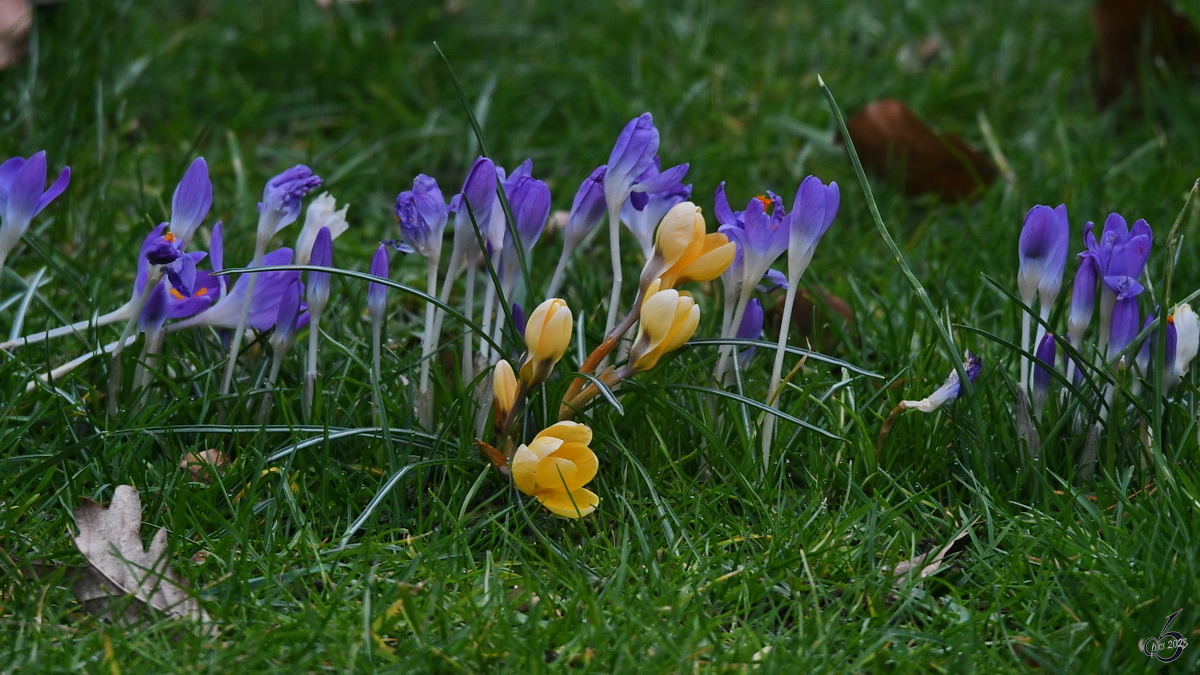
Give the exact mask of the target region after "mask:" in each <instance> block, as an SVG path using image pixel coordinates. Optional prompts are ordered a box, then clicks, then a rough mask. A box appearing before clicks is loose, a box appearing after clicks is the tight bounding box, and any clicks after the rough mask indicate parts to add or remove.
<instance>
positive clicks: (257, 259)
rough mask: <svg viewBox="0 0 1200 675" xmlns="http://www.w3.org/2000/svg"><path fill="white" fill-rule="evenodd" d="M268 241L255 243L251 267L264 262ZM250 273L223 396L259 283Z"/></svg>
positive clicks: (231, 345) (234, 364) (256, 276)
mask: <svg viewBox="0 0 1200 675" xmlns="http://www.w3.org/2000/svg"><path fill="white" fill-rule="evenodd" d="M267 243H268V242H266V241H261V238H260V241H258V242H257V243H255V245H254V259H253V260H251V261H250V266H251V267H258V266H259V265H261V264H262V259H263V254H264V253H265V252H266V248H267ZM248 274H250V281H249V282H248V283H247V284H246V297H245V299H244V300H242V316H241V318H240V319H238V325H237V329H235V330H234V331H233V339H232V340H230V341H229V363H227V364H226V365H225V376H224V377H223V378H222V379H221V388H220V389H219V390H218V391H219V392H220V394H221V395H222V396H224V395H226V394H228V393H229V387H230V385H232V384H233V371H234V368H235V367H236V366H237V357H238V351H239V350H240V349H241V348H242V338H243V337H245V335H246V321H248V320H249V318H250V303H251V302H253V301H254V288H255V286H257V285H258V275H257V274H255V273H254V272H249V273H248Z"/></svg>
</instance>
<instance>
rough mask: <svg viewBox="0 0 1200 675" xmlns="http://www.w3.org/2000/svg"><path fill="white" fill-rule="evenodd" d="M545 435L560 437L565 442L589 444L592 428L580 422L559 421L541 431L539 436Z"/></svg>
mask: <svg viewBox="0 0 1200 675" xmlns="http://www.w3.org/2000/svg"><path fill="white" fill-rule="evenodd" d="M543 436H546V437H549V438H558V439H561V440H562V441H563V442H564V443H580V444H582V445H587V444H588V443H591V442H592V430H591V429H590V428H588V426H587V425H586V424H580V423H579V422H558V423H556V424H552V425H550V426H548V427H546V428H545V429H543V430H542V431H541V432H539V433H538V435H537V438H542V437H543ZM535 440H536V439H535Z"/></svg>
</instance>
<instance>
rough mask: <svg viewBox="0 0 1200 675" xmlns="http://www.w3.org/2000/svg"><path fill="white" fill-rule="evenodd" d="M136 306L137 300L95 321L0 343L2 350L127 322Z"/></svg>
mask: <svg viewBox="0 0 1200 675" xmlns="http://www.w3.org/2000/svg"><path fill="white" fill-rule="evenodd" d="M136 304H137V300H130V301H129V302H126V303H125V304H124V305H121V306H120V307H118V308H117V309H114V310H113V311H111V312H109V313H108V314H101V315H100V316H98V317H96V318H95V319H87V320H86V321H78V322H76V323H73V324H71V325H69V326H59V327H58V328H52V329H50V330H45V331H42V332H40V333H34V334H32V335H25V336H22V337H19V338H16V339H13V340H9V341H8V342H4V343H0V349H12V348H14V347H21V346H24V345H34V344H38V343H39V342H45V341H46V340H53V339H54V338H57V337H62V336H64V335H71V334H72V333H79V332H80V331H84V330H88V329H90V328H99V327H101V326H107V325H109V324H114V323H117V322H118V321H127V320H128V319H129V318H130V316H131V315H132V314H133V308H134V306H135V305H136Z"/></svg>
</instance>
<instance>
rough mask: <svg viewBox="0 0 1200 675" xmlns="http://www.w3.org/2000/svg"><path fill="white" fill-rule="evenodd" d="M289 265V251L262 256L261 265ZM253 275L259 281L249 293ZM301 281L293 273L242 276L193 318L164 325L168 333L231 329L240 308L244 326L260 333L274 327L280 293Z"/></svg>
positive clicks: (234, 326) (282, 249)
mask: <svg viewBox="0 0 1200 675" xmlns="http://www.w3.org/2000/svg"><path fill="white" fill-rule="evenodd" d="M291 262H292V249H290V248H280V249H276V250H274V251H271V252H270V253H268V254H266V255H265V256H263V259H262V263H263V266H267V267H270V266H273V265H288V264H290V263H291ZM255 276H259V277H262V279H261V280H260V281H259V282H258V283H257V284H255V288H254V289H253V293H250V292H249V291H250V288H249V287H250V282H251V281H252V280H253V278H254V277H255ZM299 278H300V273H299V272H295V271H285V272H258V273H256V274H243V275H241V276H239V277H238V279H237V281H236V282H235V283H234V284H233V288H231V289H230V290H229V292H228V293H227V294H226V295H224V296H223V297H222V298H221V299H220V300H219V301H217V302H216V303H215V304H213V305H212V306H211V307H209V308H208V309H206V310H205V311H203V312H200V313H199V314H196V315H195V316H192V317H190V318H187V319H184V320H183V321H179V322H176V323H173V324H170V325H168V326H167V330H169V331H172V332H174V331H177V330H182V329H184V328H197V327H200V326H211V327H213V328H219V329H228V330H233V329H234V328H236V327H237V325H238V322H239V320H240V317H241V315H242V312H243V308H244V309H245V311H246V317H247V318H246V325H248V326H250V327H252V328H254V329H255V330H257V331H259V332H262V331H266V330H269V329H270V328H271V327H272V326H274V325H275V319H276V317H277V315H278V314H279V302H280V299H281V297H280V296H281V295H282V293H283V291H284V290H285V289H286V288H287V287H288V285H289V284H290V283H292V281H295V280H296V279H299Z"/></svg>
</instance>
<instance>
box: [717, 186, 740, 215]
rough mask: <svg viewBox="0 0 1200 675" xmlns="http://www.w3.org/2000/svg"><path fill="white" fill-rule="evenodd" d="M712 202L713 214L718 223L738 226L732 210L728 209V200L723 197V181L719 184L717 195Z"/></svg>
mask: <svg viewBox="0 0 1200 675" xmlns="http://www.w3.org/2000/svg"><path fill="white" fill-rule="evenodd" d="M713 201H714V204H713V213H714V214H715V215H716V216H717V222H718V223H720V224H721V225H738V221H737V219H736V218H735V217H734V215H733V210H732V209H730V208H729V198H728V197H726V196H725V181H721V184H720V185H718V186H717V194H716V195H715V196H714V197H713Z"/></svg>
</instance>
